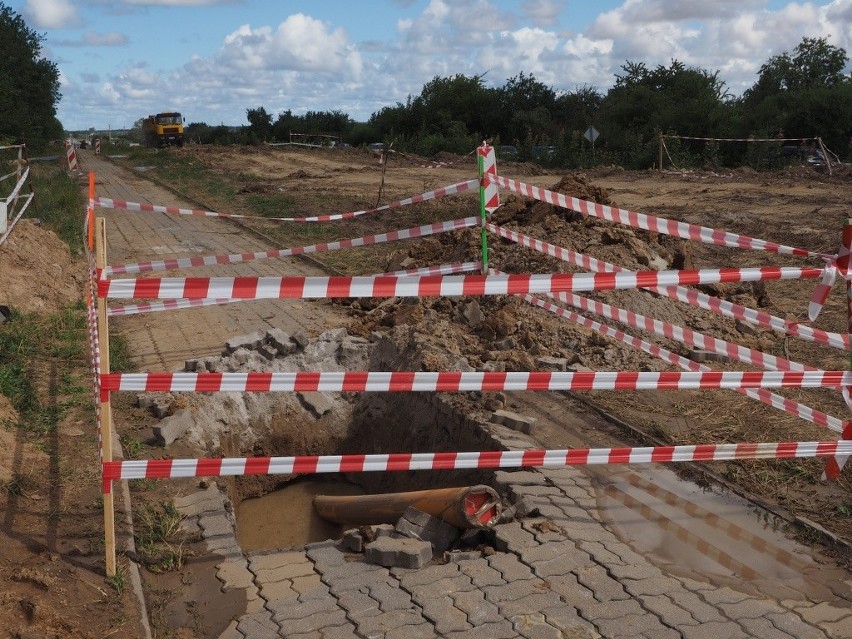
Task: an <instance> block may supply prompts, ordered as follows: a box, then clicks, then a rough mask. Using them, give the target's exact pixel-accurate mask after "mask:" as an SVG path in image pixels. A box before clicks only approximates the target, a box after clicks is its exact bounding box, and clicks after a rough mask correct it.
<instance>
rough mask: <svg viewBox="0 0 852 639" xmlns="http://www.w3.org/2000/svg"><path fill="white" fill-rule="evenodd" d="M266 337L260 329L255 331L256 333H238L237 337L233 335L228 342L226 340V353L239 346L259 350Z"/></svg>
mask: <svg viewBox="0 0 852 639" xmlns="http://www.w3.org/2000/svg"><path fill="white" fill-rule="evenodd" d="M265 338H266V335H265V334H264V333H261V332H260V331H255V332H254V333H249V334H247V335H237V336H236V337H232V338H231V339H229V340H228V341H227V342H225V351H226V354H228V355H230V354H231V353H233V352H234V351H235V350H237V349H238V348H248V349H250V350H257V349H258V348H260V347H261V345H262V344H263V340H264V339H265Z"/></svg>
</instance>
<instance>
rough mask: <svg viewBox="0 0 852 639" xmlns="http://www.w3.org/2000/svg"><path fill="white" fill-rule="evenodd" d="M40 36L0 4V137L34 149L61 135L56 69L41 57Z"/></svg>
mask: <svg viewBox="0 0 852 639" xmlns="http://www.w3.org/2000/svg"><path fill="white" fill-rule="evenodd" d="M43 42H44V37H43V36H41V35H39V34H38V33H36V32H35V31H33V30H32V29H30V28H29V27H28V26H27V24H26V22H24V19H23V18H22V17H21V16H20V15H18V14H17V13H15V12H14V11H12V9H10V8H9V7H8V6H6V5H5V4H4V3H0V140H14V141H24V142H26V143H27V144H28V145H29V146H30V147H32V148H34V149H40V148H42V147H43V146H44V145H45V143H46V142H48V141H50V140H53V139H60V138H61V137H62V125H61V124H60V123H59V121H58V120H57V119H56V105H57V103H58V102H59V100H60V98H61V97H62V96H61V94H60V93H59V68H58V67H57V66H56V63H54V62H51V61H50V60H47V59H45V58H44V57H43V54H42V44H43Z"/></svg>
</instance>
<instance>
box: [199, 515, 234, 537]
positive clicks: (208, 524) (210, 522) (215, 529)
mask: <svg viewBox="0 0 852 639" xmlns="http://www.w3.org/2000/svg"><path fill="white" fill-rule="evenodd" d="M198 524H199V525H200V526H201V530H203V531H204V538H205V539H208V538H210V537H224V536H233V534H234V525H233V524H232V523H231V520H230V519H229V518H228V517H227V516H226V515H225V514H224V513H223V514H215V515H204V516H203V517H200V518H199V520H198Z"/></svg>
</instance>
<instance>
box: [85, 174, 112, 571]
mask: <svg viewBox="0 0 852 639" xmlns="http://www.w3.org/2000/svg"><path fill="white" fill-rule="evenodd" d="M90 176H92V177H90V185H93V183H94V180H93V176H94V173H92V174H90ZM95 227H96V228H95V233H94V240H95V265H96V266H97V268H98V272H99V273H100V272H102V269H103V268H104V267H105V266H106V221H105V220H104V218H102V217H99V218H97V220H95ZM98 345H99V347H100V356H101V372H102V373H109V371H110V369H109V324H108V320H107V306H106V300H105V299H103V298H102V297H99V298H98ZM109 400H110V396H109V391H101V432H100V436H101V460H102V461H105V462H110V461H112V407H111V405H110V401H109ZM103 495H104V559H105V562H106V574H107V577H113V576H115V571H116V555H115V497H114V495H113V492H112V480H109V481H106V480H105V481H104V482H103Z"/></svg>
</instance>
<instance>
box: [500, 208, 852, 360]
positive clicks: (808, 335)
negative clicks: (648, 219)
mask: <svg viewBox="0 0 852 639" xmlns="http://www.w3.org/2000/svg"><path fill="white" fill-rule="evenodd" d="M485 228H486V229H488V230H489V231H491V232H493V233H496V234H497V235H499V236H500V237H503V238H505V239H507V240H511V241H513V242H517V243H518V244H521V245H522V246H526V247H528V248H531V249H533V250H536V251H538V252H540V253H544V254H546V255H550V256H551V257H555V258H556V259H559V260H562V261H563V262H567V263H569V264H573V265H575V266H579V267H581V268H585V269H588V270H590V271H594V272H597V273H618V272H633V271H627V270H626V269H623V268H622V267H620V266H616V265H614V264H611V263H609V262H605V261H603V260H598V259H595V258H593V257H590V256H588V255H584V254H582V253H577V252H576V251H572V250H570V249H566V248H562V247H559V246H555V245H553V244H549V243H547V242H542V241H541V240H537V239H534V238H531V237H529V236H527V235H524V234H522V233H518V232H517V231H513V230H511V229H507V228H506V227H503V226H495V225H494V224H490V223H489V224H486V227H485ZM830 269H831V267H829V268H828V269H826V270H830ZM643 288H645V287H643ZM647 290H649V291H652V292H654V293H657V294H659V295H664V296H666V297H670V298H672V299H676V300H678V301H680V302H684V303H686V304H691V305H692V306H696V307H698V308H702V309H704V310H707V311H712V312H714V313H718V314H720V315H724V316H726V317H730V318H732V319H738V320H742V321H745V322H748V323H750V324H756V325H758V326H763V327H764V328H770V329H772V330H775V331H779V332H781V333H786V334H788V335H795V336H797V337H800V338H802V339H804V340H807V341H811V342H817V343H820V344H826V345H828V346H833V347H834V348H840V349H843V350H846V349H848V347H849V336H848V335H846V334H840V333H829V332H827V331H823V330H822V329H818V328H813V327H810V326H805V325H803V324H798V323H796V322H791V321H789V320H786V319H783V318H781V317H776V316H775V315H770V314H769V313H765V312H763V311H758V310H754V309H751V308H748V307H745V306H741V305H739V304H734V303H732V302H728V301H725V300H721V299H719V298H716V297H711V296H709V295H707V294H705V293H700V292H698V291H694V290H692V289H687V288H684V287H681V286H667V287H647Z"/></svg>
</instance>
